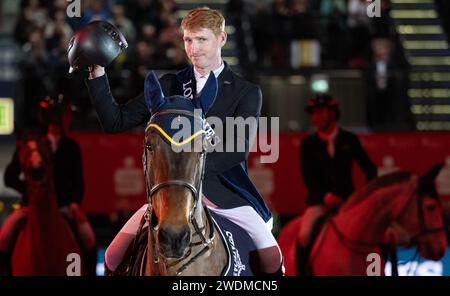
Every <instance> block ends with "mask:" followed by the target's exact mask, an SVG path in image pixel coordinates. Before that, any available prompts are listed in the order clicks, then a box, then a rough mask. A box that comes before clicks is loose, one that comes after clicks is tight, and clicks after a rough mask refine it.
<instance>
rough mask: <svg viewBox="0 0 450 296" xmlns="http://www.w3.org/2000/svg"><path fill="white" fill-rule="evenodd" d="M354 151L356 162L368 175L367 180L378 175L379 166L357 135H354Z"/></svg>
mask: <svg viewBox="0 0 450 296" xmlns="http://www.w3.org/2000/svg"><path fill="white" fill-rule="evenodd" d="M353 142H354V143H353V145H352V146H353V151H354V157H355V160H356V162H357V163H358V165H359V167H360V168H361V170H362V171H363V172H364V174H365V175H366V181H369V180H371V179H373V178H375V177H376V176H377V167H376V166H375V165H374V164H373V162H372V160H371V159H370V157H369V155H368V154H367V152H366V150H364V148H363V146H362V145H361V142H360V141H359V139H358V137H357V136H354V140H353Z"/></svg>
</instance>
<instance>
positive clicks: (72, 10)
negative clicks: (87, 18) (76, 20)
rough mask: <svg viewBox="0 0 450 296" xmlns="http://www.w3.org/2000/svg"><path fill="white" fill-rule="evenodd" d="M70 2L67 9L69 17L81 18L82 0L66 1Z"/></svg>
mask: <svg viewBox="0 0 450 296" xmlns="http://www.w3.org/2000/svg"><path fill="white" fill-rule="evenodd" d="M66 1H67V2H69V4H68V5H67V8H66V14H67V16H68V17H81V0H66Z"/></svg>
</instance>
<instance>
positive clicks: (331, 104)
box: [305, 93, 341, 119]
mask: <svg viewBox="0 0 450 296" xmlns="http://www.w3.org/2000/svg"><path fill="white" fill-rule="evenodd" d="M321 107H327V108H329V109H330V110H334V111H335V112H336V119H339V117H340V114H341V112H340V110H339V105H338V103H337V100H336V99H335V98H334V97H333V96H332V95H330V94H328V93H318V94H316V95H315V96H314V97H312V98H310V99H309V100H308V102H307V103H306V106H305V111H306V113H308V114H312V113H313V112H314V110H316V109H317V108H321Z"/></svg>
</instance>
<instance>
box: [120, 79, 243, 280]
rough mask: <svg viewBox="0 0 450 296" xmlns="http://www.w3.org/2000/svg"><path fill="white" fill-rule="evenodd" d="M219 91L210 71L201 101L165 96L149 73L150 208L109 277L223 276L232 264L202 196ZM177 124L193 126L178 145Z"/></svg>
mask: <svg viewBox="0 0 450 296" xmlns="http://www.w3.org/2000/svg"><path fill="white" fill-rule="evenodd" d="M217 88H218V86H217V80H216V78H215V76H214V74H213V73H211V74H210V76H209V78H208V80H207V82H206V84H205V86H204V88H203V90H202V92H201V94H200V96H199V97H196V98H193V99H192V100H190V99H188V98H186V97H183V96H170V97H164V95H163V92H162V89H161V85H160V84H159V81H158V79H157V77H156V75H155V74H154V72H153V71H150V72H149V73H148V75H147V77H146V80H145V85H144V96H145V100H146V104H147V107H148V109H149V111H150V113H151V114H152V116H151V118H150V120H149V122H148V124H147V127H146V130H145V141H144V153H143V167H144V173H145V179H146V185H147V186H146V187H147V198H148V207H147V210H146V211H145V215H144V217H143V218H142V220H141V225H140V229H139V230H138V234H137V236H136V238H135V239H134V242H133V243H132V245H131V246H130V247H129V249H128V251H127V253H126V255H125V256H124V260H123V261H122V263H121V265H120V266H119V267H118V268H117V269H116V270H115V271H114V272H113V273H112V274H111V275H171V276H172V275H188V276H189V275H196V276H200V275H222V274H224V272H225V271H226V269H227V266H229V260H228V259H229V258H230V255H231V257H233V256H232V254H230V251H229V250H230V249H229V248H227V244H226V243H225V241H224V236H223V235H222V232H221V230H220V229H219V228H218V227H217V224H216V222H217V218H218V217H214V216H213V213H211V212H210V210H208V208H207V207H206V206H205V205H204V203H203V201H202V193H201V192H202V190H201V186H202V179H203V175H204V170H205V160H206V152H207V147H208V142H210V139H211V135H212V133H213V130H212V128H211V127H210V126H209V125H208V124H207V122H206V120H205V114H206V113H207V111H208V110H209V108H210V107H211V105H212V104H213V102H214V100H215V97H216V94H217ZM199 111H200V112H199ZM174 122H175V123H182V125H183V127H186V126H189V127H190V128H188V129H187V133H186V134H184V135H183V136H182V137H181V138H180V140H179V141H178V140H177V139H176V136H177V133H179V132H180V129H179V128H177V127H176V126H174ZM185 131H186V129H185ZM181 139H182V140H181ZM234 243H235V244H236V245H238V242H237V241H236V242H234ZM238 257H239V256H238ZM241 257H242V256H241ZM238 259H239V258H238ZM242 261H244V259H243V258H242Z"/></svg>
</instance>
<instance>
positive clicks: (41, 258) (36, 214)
mask: <svg viewBox="0 0 450 296" xmlns="http://www.w3.org/2000/svg"><path fill="white" fill-rule="evenodd" d="M18 153H19V161H20V165H21V167H22V169H23V172H24V175H25V185H26V188H27V190H26V192H27V196H28V200H29V202H28V205H27V207H26V208H22V209H19V210H18V211H24V213H25V215H24V219H23V220H22V221H21V222H22V223H20V226H19V232H18V234H17V239H16V240H15V243H14V247H13V251H12V256H11V273H12V275H25V276H36V275H46V276H48V275H51V276H57V275H58V276H59V275H61V276H62V275H67V269H68V265H69V263H70V262H68V255H69V254H71V253H72V254H73V253H74V254H81V251H80V248H79V246H78V243H77V241H76V239H75V236H74V235H73V232H72V231H71V229H70V226H69V224H68V223H67V222H66V220H65V219H64V218H63V215H62V214H61V213H60V211H59V209H58V205H57V200H56V192H55V189H54V184H53V169H52V152H51V148H50V144H49V142H48V141H47V139H46V138H44V137H42V136H38V135H35V134H27V135H26V136H25V137H24V139H23V140H20V141H19V142H18ZM80 263H81V262H80ZM80 270H81V266H80Z"/></svg>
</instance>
